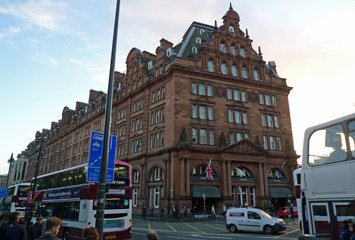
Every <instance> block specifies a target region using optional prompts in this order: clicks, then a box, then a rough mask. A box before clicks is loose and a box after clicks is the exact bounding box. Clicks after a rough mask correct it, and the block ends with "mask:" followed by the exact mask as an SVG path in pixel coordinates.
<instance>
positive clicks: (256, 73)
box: [253, 69, 260, 81]
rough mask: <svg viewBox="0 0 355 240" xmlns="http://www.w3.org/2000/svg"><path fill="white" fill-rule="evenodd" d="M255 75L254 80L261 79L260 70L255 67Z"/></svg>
mask: <svg viewBox="0 0 355 240" xmlns="http://www.w3.org/2000/svg"><path fill="white" fill-rule="evenodd" d="M253 76H254V80H256V81H259V80H260V76H259V71H258V69H254V71H253Z"/></svg>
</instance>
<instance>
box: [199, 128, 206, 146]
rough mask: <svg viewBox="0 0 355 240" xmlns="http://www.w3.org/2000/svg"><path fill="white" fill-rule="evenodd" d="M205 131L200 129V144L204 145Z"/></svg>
mask: <svg viewBox="0 0 355 240" xmlns="http://www.w3.org/2000/svg"><path fill="white" fill-rule="evenodd" d="M206 143H207V141H206V129H204V128H201V129H200V144H206Z"/></svg>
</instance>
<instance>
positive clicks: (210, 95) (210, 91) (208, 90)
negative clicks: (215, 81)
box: [207, 85, 213, 97]
mask: <svg viewBox="0 0 355 240" xmlns="http://www.w3.org/2000/svg"><path fill="white" fill-rule="evenodd" d="M212 95H213V92H212V86H211V85H207V96H208V97H212Z"/></svg>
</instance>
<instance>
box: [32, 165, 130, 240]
mask: <svg viewBox="0 0 355 240" xmlns="http://www.w3.org/2000/svg"><path fill="white" fill-rule="evenodd" d="M86 174H87V164H83V165H79V166H76V167H71V168H68V169H64V170H60V171H57V172H53V173H50V174H46V175H43V176H39V177H38V178H37V188H36V189H37V191H36V194H35V198H34V203H35V204H36V209H37V215H41V216H43V218H44V219H45V218H47V217H51V216H56V217H59V218H61V219H62V221H63V226H62V228H61V232H60V233H59V236H60V237H61V238H62V239H64V240H74V239H75V240H78V239H83V238H82V230H83V228H85V227H87V226H89V225H90V226H93V227H95V221H96V217H95V216H96V208H97V197H98V190H99V186H98V184H97V183H87V182H86ZM131 180H132V166H131V165H130V164H128V163H126V162H123V161H118V160H116V161H115V169H114V182H113V183H110V184H107V192H106V198H105V212H104V229H103V239H105V240H109V239H130V238H131V227H132V181H131Z"/></svg>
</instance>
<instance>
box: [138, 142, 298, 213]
mask: <svg viewBox="0 0 355 240" xmlns="http://www.w3.org/2000/svg"><path fill="white" fill-rule="evenodd" d="M210 160H211V161H210ZM210 162H211V164H210ZM131 163H132V165H133V212H134V214H142V213H143V212H144V211H145V212H146V213H147V214H154V215H157V214H160V213H161V211H162V209H164V213H170V214H172V213H173V210H174V209H175V210H176V212H179V213H180V214H183V213H185V214H186V213H188V214H189V213H210V212H211V209H212V206H213V208H214V209H215V212H216V214H222V213H223V209H225V208H224V206H225V207H231V206H249V207H252V206H253V207H254V206H255V207H259V208H268V207H270V205H271V204H274V205H275V206H274V207H275V208H278V207H281V206H283V205H285V204H286V203H287V201H288V199H290V198H292V196H293V195H294V194H293V190H292V189H293V181H292V172H293V170H294V168H295V167H296V156H289V155H287V154H283V153H270V152H267V151H265V150H263V149H262V148H261V147H259V146H257V145H255V144H253V143H252V142H249V141H247V140H246V141H241V142H239V143H236V144H233V145H230V146H227V147H225V148H222V149H220V150H218V151H207V150H203V149H202V150H200V151H197V150H196V149H189V148H176V149H170V150H169V151H166V152H162V153H159V154H155V155H144V156H142V157H139V158H137V159H135V160H132V162H131ZM208 167H211V168H212V169H213V171H212V178H213V179H207V178H206V169H207V168H208Z"/></svg>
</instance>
